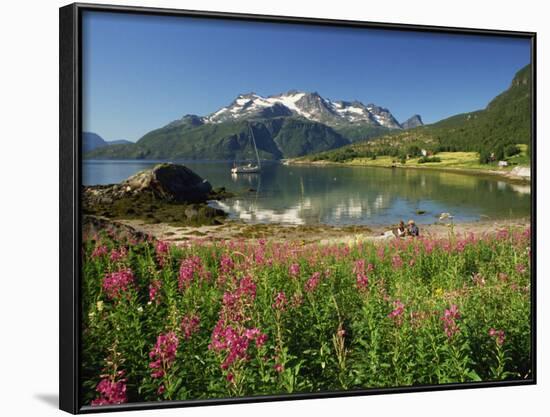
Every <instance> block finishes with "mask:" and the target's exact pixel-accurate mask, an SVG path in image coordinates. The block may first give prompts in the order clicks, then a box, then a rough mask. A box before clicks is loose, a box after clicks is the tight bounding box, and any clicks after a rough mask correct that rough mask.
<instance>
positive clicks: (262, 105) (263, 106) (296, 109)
mask: <svg viewBox="0 0 550 417" xmlns="http://www.w3.org/2000/svg"><path fill="white" fill-rule="evenodd" d="M281 106H282V107H281ZM266 115H267V116H266ZM288 115H296V116H301V117H304V118H306V119H308V120H311V121H315V122H321V123H325V124H327V125H329V126H337V125H342V124H347V123H364V124H370V125H373V126H383V127H387V128H390V129H401V128H402V126H401V125H400V124H399V122H398V121H397V120H396V119H395V118H394V117H393V115H392V114H391V112H390V111H389V110H388V109H385V108H383V107H379V106H376V105H374V104H369V105H367V106H365V105H364V104H363V103H361V102H359V101H353V102H346V101H331V100H329V99H326V98H324V97H321V96H320V95H318V94H317V93H306V92H302V91H296V90H292V91H289V92H287V93H283V94H277V95H273V96H268V97H262V96H260V95H258V94H256V93H248V94H240V95H239V96H238V97H237V98H236V99H235V100H234V101H233V102H232V103H231V104H230V105H229V106H227V107H222V108H221V109H219V110H218V111H216V112H214V113H212V114H210V115H208V116H206V117H203V118H202V119H201V120H202V121H203V122H204V123H223V122H227V121H235V120H246V119H250V118H254V117H258V118H261V117H277V116H288Z"/></svg>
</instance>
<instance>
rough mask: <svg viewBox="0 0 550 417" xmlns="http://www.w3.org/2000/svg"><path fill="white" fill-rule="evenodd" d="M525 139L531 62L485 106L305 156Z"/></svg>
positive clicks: (347, 156)
mask: <svg viewBox="0 0 550 417" xmlns="http://www.w3.org/2000/svg"><path fill="white" fill-rule="evenodd" d="M530 141H531V66H530V65H527V66H526V67H524V68H523V69H521V70H520V71H518V72H517V73H516V75H515V77H514V78H513V80H512V83H511V85H510V87H509V88H508V89H507V90H506V91H504V92H503V93H502V94H500V95H498V96H497V97H495V98H494V99H493V100H492V101H491V102H490V103H489V104H488V105H487V107H486V108H485V109H483V110H478V111H474V112H470V113H464V114H458V115H455V116H452V117H449V118H447V119H444V120H441V121H439V122H437V123H434V124H432V125H427V126H421V127H417V128H414V129H410V130H406V131H399V132H395V133H390V134H388V135H385V136H381V137H378V138H375V139H371V140H369V141H361V142H357V143H354V144H351V145H348V146H344V147H342V148H340V149H336V150H331V151H328V152H323V153H320V154H317V155H309V156H307V157H306V158H305V159H309V160H313V161H317V160H329V161H335V162H343V161H346V160H351V159H355V158H375V157H376V156H381V155H384V156H388V155H389V156H394V157H397V158H405V157H406V156H407V155H413V156H417V155H418V153H419V152H420V150H421V149H426V150H428V151H431V152H433V153H437V152H446V151H451V152H455V151H463V152H478V153H480V155H491V154H494V155H495V156H496V158H497V159H498V158H500V157H504V156H506V155H507V153H512V152H513V148H514V146H515V145H518V144H524V145H529V143H530Z"/></svg>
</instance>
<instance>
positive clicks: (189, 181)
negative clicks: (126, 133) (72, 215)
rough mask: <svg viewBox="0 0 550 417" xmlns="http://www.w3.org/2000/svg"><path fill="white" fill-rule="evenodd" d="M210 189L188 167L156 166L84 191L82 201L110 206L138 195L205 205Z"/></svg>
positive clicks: (174, 165)
mask: <svg viewBox="0 0 550 417" xmlns="http://www.w3.org/2000/svg"><path fill="white" fill-rule="evenodd" d="M211 191H212V186H211V185H210V183H209V182H208V181H206V180H205V179H203V178H201V177H200V176H199V175H197V174H195V173H194V172H193V171H191V170H190V169H189V168H187V167H185V166H183V165H177V164H168V163H165V164H159V165H156V166H155V167H153V169H148V170H144V171H140V172H138V173H137V174H134V175H132V176H131V177H129V178H128V179H126V180H124V181H122V182H121V183H120V184H112V185H99V186H91V187H85V188H84V197H85V200H88V202H90V203H94V202H99V203H110V202H112V201H114V200H116V199H123V198H128V197H133V196H138V195H147V196H152V197H154V198H156V199H158V200H160V201H163V202H175V203H201V202H205V201H206V200H207V199H208V197H209V195H210V192H211Z"/></svg>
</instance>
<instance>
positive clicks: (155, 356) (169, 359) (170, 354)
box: [149, 332, 179, 378]
mask: <svg viewBox="0 0 550 417" xmlns="http://www.w3.org/2000/svg"><path fill="white" fill-rule="evenodd" d="M178 345H179V339H178V336H177V335H176V334H175V333H174V332H168V333H165V334H160V335H159V336H158V337H157V343H156V344H155V346H154V347H153V349H152V350H151V352H149V358H150V359H151V360H152V362H151V363H149V368H151V369H153V371H152V372H151V376H152V377H153V378H162V377H163V376H164V373H165V370H166V369H168V368H169V367H170V366H171V365H172V364H173V363H174V361H175V360H176V352H177V350H178Z"/></svg>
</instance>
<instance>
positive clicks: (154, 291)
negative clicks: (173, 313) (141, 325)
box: [149, 279, 162, 304]
mask: <svg viewBox="0 0 550 417" xmlns="http://www.w3.org/2000/svg"><path fill="white" fill-rule="evenodd" d="M161 286H162V283H161V282H160V280H159V279H154V280H153V281H151V283H150V284H149V301H150V302H153V301H154V302H156V303H157V304H158V303H160V297H159V293H160V288H161Z"/></svg>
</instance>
